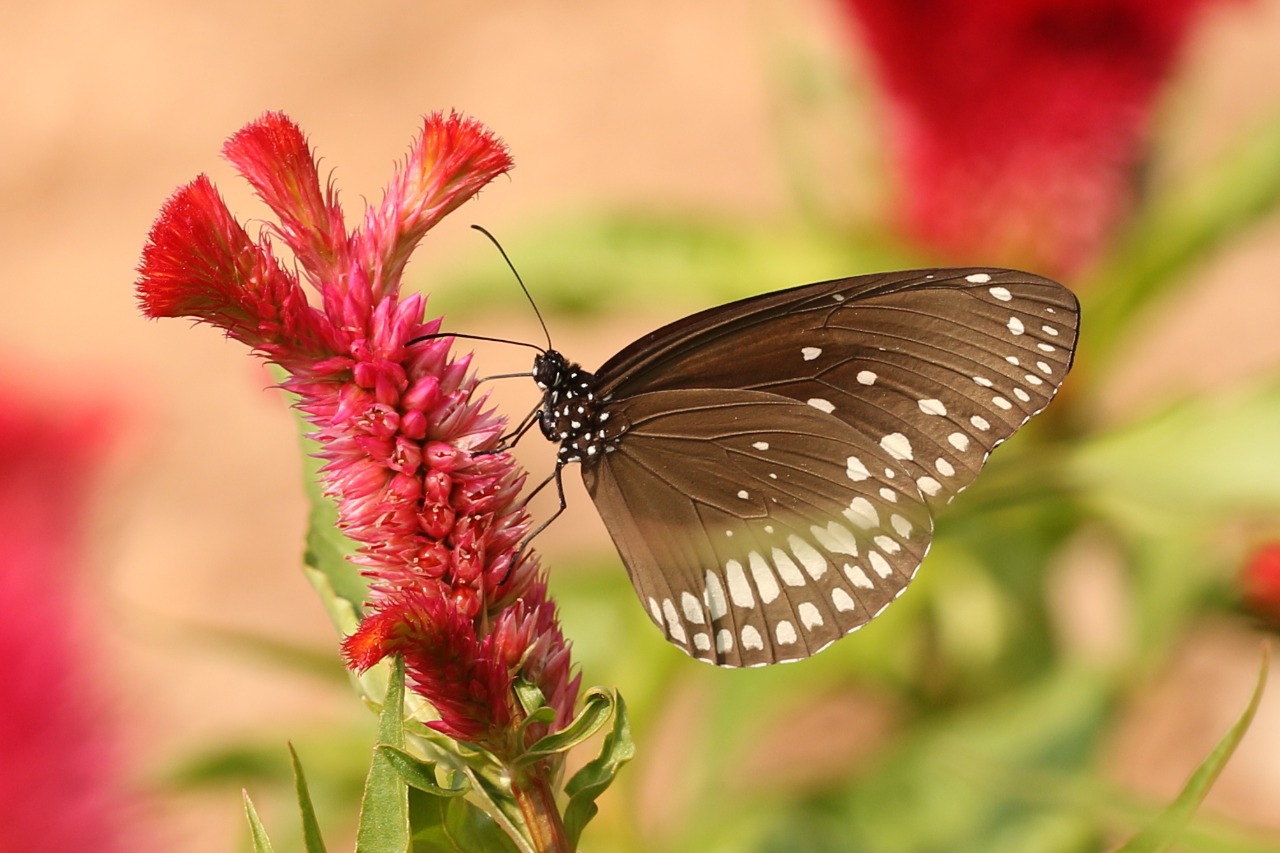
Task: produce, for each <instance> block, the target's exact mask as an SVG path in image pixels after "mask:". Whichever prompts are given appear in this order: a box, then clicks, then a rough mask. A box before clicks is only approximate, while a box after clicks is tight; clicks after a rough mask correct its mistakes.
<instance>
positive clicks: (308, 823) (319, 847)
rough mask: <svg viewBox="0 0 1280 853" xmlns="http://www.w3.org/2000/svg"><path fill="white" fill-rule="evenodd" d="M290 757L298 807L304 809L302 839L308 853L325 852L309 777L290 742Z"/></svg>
mask: <svg viewBox="0 0 1280 853" xmlns="http://www.w3.org/2000/svg"><path fill="white" fill-rule="evenodd" d="M289 758H290V760H291V761H292V762H293V781H294V786H295V788H296V789H297V792H298V808H299V809H300V810H301V811H302V840H303V843H304V845H305V846H306V850H307V853H325V849H324V839H323V838H322V837H321V835H320V822H319V821H318V820H316V809H315V806H314V805H312V803H311V792H310V791H309V790H307V777H306V776H305V775H304V774H303V772H302V762H301V761H300V760H299V759H298V752H297V750H295V749H294V748H293V744H292V743H291V744H289Z"/></svg>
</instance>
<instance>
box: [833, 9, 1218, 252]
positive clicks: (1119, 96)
mask: <svg viewBox="0 0 1280 853" xmlns="http://www.w3.org/2000/svg"><path fill="white" fill-rule="evenodd" d="M1208 2H1210V0H993V2H982V3H971V2H966V0H911V2H902V0H841V6H842V7H843V8H844V9H845V11H846V12H847V13H848V15H849V16H850V17H851V18H852V19H853V20H854V21H855V22H856V23H857V25H858V28H859V30H860V31H861V34H862V35H863V37H864V39H865V41H866V43H867V45H868V46H869V47H870V52H871V56H872V59H873V61H874V64H875V68H876V70H877V72H878V74H879V77H880V79H881V82H882V84H883V86H884V88H885V90H886V91H887V93H888V95H889V99H890V104H889V106H890V116H889V118H890V121H891V128H890V130H891V136H892V148H893V150H894V151H895V153H896V156H897V158H898V161H897V167H898V170H899V172H900V173H901V179H902V181H903V183H904V185H905V193H904V195H903V197H902V207H901V210H900V216H901V218H902V220H903V224H904V226H905V228H906V229H907V231H908V232H909V233H910V234H911V235H912V236H913V237H914V238H916V239H918V240H921V241H922V242H924V243H925V244H926V245H928V246H930V247H932V248H933V249H935V250H937V251H939V252H941V253H943V254H945V255H948V256H951V257H954V258H957V259H961V260H963V259H965V258H966V257H967V258H970V259H971V258H972V257H973V256H976V255H982V256H987V257H992V256H994V258H995V259H996V260H998V261H999V262H1003V263H1013V264H1021V265H1026V266H1031V267H1035V268H1042V269H1047V270H1049V271H1051V272H1057V273H1059V274H1061V273H1063V272H1067V271H1070V270H1072V269H1074V268H1076V267H1078V266H1080V265H1082V264H1084V263H1087V262H1088V261H1089V260H1090V259H1091V258H1092V257H1093V256H1094V255H1095V253H1096V252H1097V251H1098V250H1099V249H1100V248H1101V246H1102V244H1103V243H1104V241H1105V240H1106V238H1107V236H1108V235H1109V234H1110V233H1112V231H1113V229H1114V228H1115V227H1116V225H1117V224H1118V223H1119V222H1120V220H1121V218H1122V217H1123V215H1124V214H1125V213H1127V212H1128V211H1129V209H1130V208H1131V206H1132V205H1133V203H1134V201H1135V198H1136V194H1137V192H1138V186H1137V178H1138V175H1139V173H1140V170H1141V168H1142V166H1143V162H1144V159H1145V146H1146V143H1147V136H1148V132H1149V124H1150V122H1151V117H1152V112H1153V109H1154V101H1155V98H1156V96H1157V94H1158V93H1159V89H1160V86H1161V84H1163V83H1164V82H1165V80H1166V79H1167V77H1168V75H1169V73H1170V70H1171V68H1172V66H1173V63H1174V61H1175V60H1176V58H1177V56H1178V53H1179V50H1180V48H1181V47H1182V44H1183V42H1184V41H1185V40H1186V38H1187V35H1188V33H1189V31H1190V29H1191V25H1192V23H1193V22H1194V21H1195V20H1196V17H1197V13H1198V12H1199V11H1200V9H1201V7H1203V6H1205V5H1207V4H1208Z"/></svg>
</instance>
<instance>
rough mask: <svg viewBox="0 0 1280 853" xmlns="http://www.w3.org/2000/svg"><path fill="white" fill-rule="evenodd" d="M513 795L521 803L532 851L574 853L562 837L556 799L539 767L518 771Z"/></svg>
mask: <svg viewBox="0 0 1280 853" xmlns="http://www.w3.org/2000/svg"><path fill="white" fill-rule="evenodd" d="M511 788H512V793H514V794H515V798H516V802H517V803H519V804H520V813H521V814H522V815H524V824H525V826H526V827H528V831H529V835H530V837H531V839H532V841H533V849H534V850H537V851H538V853H574V851H573V848H572V847H570V846H569V838H568V836H567V835H565V831H564V821H563V820H561V818H560V810H559V809H558V808H557V807H556V796H555V793H554V792H553V791H552V790H551V785H550V783H549V782H548V781H547V778H546V776H545V775H544V774H543V772H541V768H537V767H534V768H531V770H529V771H525V772H521V771H517V774H516V781H515V782H514V783H513V784H512V786H511Z"/></svg>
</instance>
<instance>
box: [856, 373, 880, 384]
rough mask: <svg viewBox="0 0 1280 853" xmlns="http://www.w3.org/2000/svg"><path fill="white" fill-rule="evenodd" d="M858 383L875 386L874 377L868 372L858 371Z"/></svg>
mask: <svg viewBox="0 0 1280 853" xmlns="http://www.w3.org/2000/svg"><path fill="white" fill-rule="evenodd" d="M858 382H860V383H861V384H863V385H875V384H876V375H875V374H874V373H872V372H871V371H870V370H859V371H858Z"/></svg>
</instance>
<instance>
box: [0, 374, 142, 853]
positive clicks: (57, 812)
mask: <svg viewBox="0 0 1280 853" xmlns="http://www.w3.org/2000/svg"><path fill="white" fill-rule="evenodd" d="M103 434H104V429H103V423H102V413H101V412H93V411H78V412H70V411H58V410H57V409H56V408H52V409H51V407H50V406H49V404H48V403H47V402H46V401H42V400H35V399H29V398H27V396H26V395H24V394H19V393H17V392H16V391H13V390H11V389H7V388H6V389H2V390H0V757H2V758H0V850H103V851H113V850H125V849H128V848H130V847H131V845H130V842H129V841H128V840H127V839H126V838H125V835H124V833H125V827H124V826H123V825H122V822H121V817H120V814H121V811H122V809H121V806H122V805H123V799H124V798H123V797H122V795H121V794H120V791H119V785H120V779H119V778H118V776H119V768H118V767H117V766H116V760H115V758H116V756H115V755H113V752H114V749H113V747H112V744H111V743H110V737H109V735H108V732H109V730H110V728H111V727H110V726H109V725H106V724H105V722H104V718H105V716H106V715H105V714H104V710H105V709H104V707H103V706H102V704H101V700H100V699H99V698H98V697H97V691H96V690H95V689H94V685H93V684H92V683H86V682H92V679H91V678H89V677H88V676H90V675H91V673H90V672H89V671H88V669H87V668H86V666H85V657H86V652H87V650H88V647H87V640H88V637H83V636H80V635H79V631H78V630H77V624H76V618H75V607H74V602H73V596H72V588H73V586H74V576H73V569H74V568H75V566H74V563H75V562H76V558H77V556H78V554H77V552H78V551H79V550H80V544H81V542H80V535H79V534H80V533H81V530H80V527H81V522H82V514H83V510H84V504H85V502H86V498H87V497H88V492H87V489H86V485H87V484H88V483H89V482H91V480H92V478H91V477H88V476H87V475H88V474H89V473H91V470H92V468H93V467H94V465H95V463H96V461H97V460H98V457H99V456H100V455H101V453H102V450H103V443H104V442H103Z"/></svg>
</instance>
